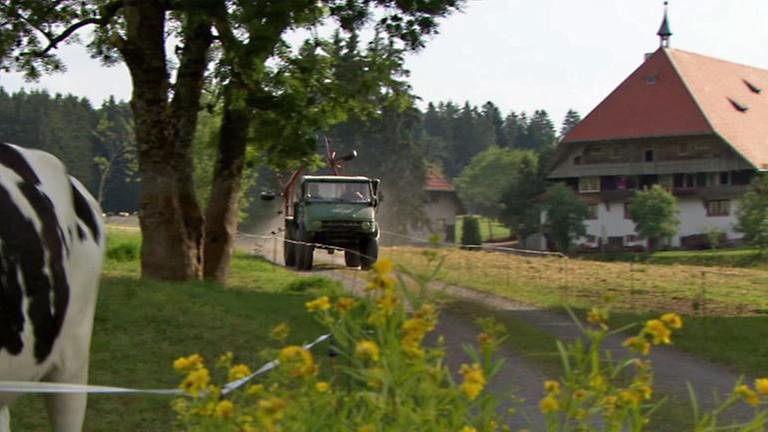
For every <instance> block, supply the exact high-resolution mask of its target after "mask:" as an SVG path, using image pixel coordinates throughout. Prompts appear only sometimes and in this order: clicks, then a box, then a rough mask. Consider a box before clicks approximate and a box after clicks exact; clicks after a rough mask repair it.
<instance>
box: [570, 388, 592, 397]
mask: <svg viewBox="0 0 768 432" xmlns="http://www.w3.org/2000/svg"><path fill="white" fill-rule="evenodd" d="M587 396H589V392H588V391H586V390H584V389H576V390H574V392H573V398H574V399H575V400H581V399H584V398H585V397H587Z"/></svg>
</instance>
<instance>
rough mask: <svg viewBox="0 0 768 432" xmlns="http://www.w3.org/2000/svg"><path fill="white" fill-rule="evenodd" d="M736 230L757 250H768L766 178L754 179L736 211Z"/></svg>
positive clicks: (767, 190) (758, 177) (767, 182)
mask: <svg viewBox="0 0 768 432" xmlns="http://www.w3.org/2000/svg"><path fill="white" fill-rule="evenodd" d="M736 217H737V219H738V222H737V224H736V230H737V231H739V232H741V233H743V234H744V241H746V242H747V243H749V244H752V245H754V246H757V247H758V248H760V249H762V250H765V249H768V176H767V175H765V174H760V175H758V176H756V177H755V179H754V180H753V181H752V184H751V185H750V186H749V189H748V190H747V193H745V194H744V197H742V199H741V201H740V203H739V208H738V210H737V211H736Z"/></svg>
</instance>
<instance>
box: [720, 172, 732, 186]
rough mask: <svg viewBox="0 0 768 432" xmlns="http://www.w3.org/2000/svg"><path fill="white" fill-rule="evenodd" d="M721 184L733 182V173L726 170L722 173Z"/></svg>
mask: <svg viewBox="0 0 768 432" xmlns="http://www.w3.org/2000/svg"><path fill="white" fill-rule="evenodd" d="M720 184H721V185H729V184H731V173H730V172H728V171H724V172H721V173H720Z"/></svg>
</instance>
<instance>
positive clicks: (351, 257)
mask: <svg viewBox="0 0 768 432" xmlns="http://www.w3.org/2000/svg"><path fill="white" fill-rule="evenodd" d="M344 264H346V265H347V267H360V254H359V253H357V251H351V250H345V251H344Z"/></svg>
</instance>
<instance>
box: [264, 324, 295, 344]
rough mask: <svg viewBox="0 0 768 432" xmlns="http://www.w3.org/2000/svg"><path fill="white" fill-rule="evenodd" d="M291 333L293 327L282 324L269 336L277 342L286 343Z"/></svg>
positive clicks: (273, 329) (275, 327)
mask: <svg viewBox="0 0 768 432" xmlns="http://www.w3.org/2000/svg"><path fill="white" fill-rule="evenodd" d="M290 333H291V326H289V325H288V324H287V323H284V322H281V323H280V324H278V325H276V326H274V327H273V328H272V331H271V332H270V333H269V336H270V337H271V338H272V339H274V340H276V341H284V340H285V338H287V337H288V335H289V334H290Z"/></svg>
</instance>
